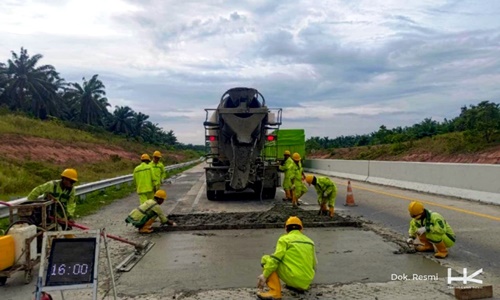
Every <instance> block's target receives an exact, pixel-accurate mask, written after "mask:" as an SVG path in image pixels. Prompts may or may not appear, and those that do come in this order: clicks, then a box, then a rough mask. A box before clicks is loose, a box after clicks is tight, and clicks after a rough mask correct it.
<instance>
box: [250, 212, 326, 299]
mask: <svg viewBox="0 0 500 300" xmlns="http://www.w3.org/2000/svg"><path fill="white" fill-rule="evenodd" d="M303 228H304V226H303V225H302V221H301V220H300V219H299V218H298V217H290V218H288V220H287V221H286V224H285V230H286V234H283V235H282V236H280V238H279V239H278V242H277V243H276V250H275V251H274V254H272V255H264V256H263V257H262V259H261V266H262V268H263V270H262V274H261V275H259V276H258V277H257V279H258V281H257V287H258V288H259V290H260V291H259V292H258V293H257V296H258V297H259V298H260V299H281V282H280V279H281V280H283V281H284V282H285V284H286V285H287V286H288V287H291V288H293V289H295V290H298V291H305V290H308V289H309V286H310V284H311V282H312V281H313V279H314V275H315V268H316V264H317V260H316V252H315V249H314V242H313V241H312V240H311V239H310V238H309V237H307V236H306V235H305V234H303V233H302V230H303ZM266 284H267V286H268V287H269V291H268V292H263V288H264V286H265V285H266Z"/></svg>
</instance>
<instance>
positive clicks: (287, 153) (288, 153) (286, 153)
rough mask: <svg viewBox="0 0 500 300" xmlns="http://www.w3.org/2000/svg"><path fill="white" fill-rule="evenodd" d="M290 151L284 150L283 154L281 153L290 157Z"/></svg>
mask: <svg viewBox="0 0 500 300" xmlns="http://www.w3.org/2000/svg"><path fill="white" fill-rule="evenodd" d="M290 154H291V153H290V151H289V150H285V153H283V155H290Z"/></svg>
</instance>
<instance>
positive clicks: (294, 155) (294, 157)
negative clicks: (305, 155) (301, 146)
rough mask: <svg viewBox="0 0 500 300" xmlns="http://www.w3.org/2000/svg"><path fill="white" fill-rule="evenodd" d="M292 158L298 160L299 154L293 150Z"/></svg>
mask: <svg viewBox="0 0 500 300" xmlns="http://www.w3.org/2000/svg"><path fill="white" fill-rule="evenodd" d="M292 159H293V160H294V161H300V154H298V153H297V152H295V153H294V154H293V155H292Z"/></svg>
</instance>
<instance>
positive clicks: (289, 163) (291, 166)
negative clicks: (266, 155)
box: [280, 157, 296, 190]
mask: <svg viewBox="0 0 500 300" xmlns="http://www.w3.org/2000/svg"><path fill="white" fill-rule="evenodd" d="M295 169H296V167H295V163H294V162H293V159H292V158H291V157H289V158H287V159H286V160H285V163H284V164H283V165H282V166H280V170H281V171H283V172H285V176H284V178H283V189H285V190H290V189H291V188H292V177H293V174H294V170H295Z"/></svg>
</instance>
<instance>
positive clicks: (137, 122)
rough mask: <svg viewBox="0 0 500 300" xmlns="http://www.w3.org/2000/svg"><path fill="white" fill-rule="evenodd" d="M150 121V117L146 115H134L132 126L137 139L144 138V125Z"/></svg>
mask: <svg viewBox="0 0 500 300" xmlns="http://www.w3.org/2000/svg"><path fill="white" fill-rule="evenodd" d="M147 119H149V116H148V115H145V114H143V113H141V112H140V113H135V114H134V119H133V121H132V126H133V132H134V136H135V137H136V138H139V137H141V136H142V129H143V127H144V124H145V122H146V120H147Z"/></svg>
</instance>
